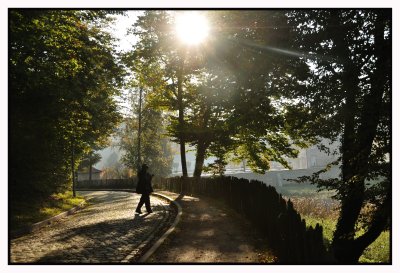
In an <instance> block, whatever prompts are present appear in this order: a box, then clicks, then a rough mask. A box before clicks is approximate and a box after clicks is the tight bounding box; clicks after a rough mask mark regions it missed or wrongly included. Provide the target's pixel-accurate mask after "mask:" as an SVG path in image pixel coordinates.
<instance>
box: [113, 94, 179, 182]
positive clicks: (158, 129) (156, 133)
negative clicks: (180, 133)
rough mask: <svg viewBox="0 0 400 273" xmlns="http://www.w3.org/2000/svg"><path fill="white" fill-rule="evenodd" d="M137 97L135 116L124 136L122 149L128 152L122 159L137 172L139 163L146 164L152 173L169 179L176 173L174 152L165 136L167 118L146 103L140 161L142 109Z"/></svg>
mask: <svg viewBox="0 0 400 273" xmlns="http://www.w3.org/2000/svg"><path fill="white" fill-rule="evenodd" d="M136 99H137V97H136V96H132V113H131V115H130V116H129V117H126V118H125V122H124V125H125V126H124V127H123V129H122V130H121V132H120V133H119V134H120V143H119V147H120V149H121V150H122V151H124V155H123V156H122V158H121V160H122V162H123V163H124V165H126V166H127V167H129V168H131V169H132V170H137V166H138V164H139V162H141V163H146V164H147V165H148V166H149V170H150V172H152V174H155V175H158V176H163V177H165V176H168V175H169V174H171V171H172V161H173V157H172V152H171V147H170V144H169V142H168V139H167V138H166V136H165V124H164V117H163V115H162V113H161V112H160V111H156V110H154V109H152V108H151V107H149V105H148V104H146V96H145V97H144V103H143V108H142V129H141V130H142V134H141V145H140V146H141V147H140V150H141V152H140V154H141V159H140V160H139V158H138V116H139V114H138V110H139V109H138V107H137V103H135V101H136Z"/></svg>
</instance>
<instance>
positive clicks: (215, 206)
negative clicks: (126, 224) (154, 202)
mask: <svg viewBox="0 0 400 273" xmlns="http://www.w3.org/2000/svg"><path fill="white" fill-rule="evenodd" d="M160 193H162V194H165V195H168V196H170V197H171V198H173V199H175V200H176V201H177V202H178V203H180V205H181V206H182V211H183V213H182V217H181V221H180V222H179V224H178V225H177V227H176V228H175V230H174V232H172V233H171V235H170V236H168V238H167V239H166V240H165V242H164V243H163V244H162V245H161V246H160V248H158V249H157V251H156V252H155V253H154V254H153V255H152V256H150V258H149V259H148V260H147V261H146V262H147V263H155V264H157V263H273V262H275V261H276V260H277V259H276V257H275V255H274V254H273V252H272V251H271V250H270V249H269V247H268V242H266V240H265V239H263V237H264V236H262V235H261V234H259V233H258V232H257V231H256V230H255V229H254V228H253V227H252V225H251V224H250V223H249V222H248V221H247V220H246V219H244V218H243V217H242V216H240V215H239V214H237V213H236V212H235V211H233V210H232V209H230V208H229V207H227V206H226V205H225V204H224V203H223V202H218V201H217V200H213V199H211V198H205V197H200V198H199V197H191V196H187V195H178V194H175V193H171V192H160Z"/></svg>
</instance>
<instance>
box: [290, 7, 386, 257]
mask: <svg viewBox="0 0 400 273" xmlns="http://www.w3.org/2000/svg"><path fill="white" fill-rule="evenodd" d="M288 15H289V21H290V24H291V26H292V27H293V28H292V29H293V31H294V32H296V33H297V38H296V40H295V43H294V46H295V47H297V48H298V49H301V50H302V51H304V52H308V54H307V55H304V56H303V57H302V59H303V60H304V61H305V62H308V63H309V65H310V67H312V69H311V72H312V76H311V77H310V78H309V79H308V80H307V81H305V82H303V88H299V89H294V90H291V94H290V95H289V97H291V98H292V99H296V100H297V101H301V102H300V103H301V104H302V107H303V109H301V108H299V107H296V110H295V111H292V110H293V109H290V107H289V108H288V109H289V111H292V113H293V115H294V116H296V119H297V120H298V122H299V125H300V124H302V125H301V126H300V127H299V128H301V130H303V132H307V133H308V134H318V135H320V136H324V137H327V138H330V139H332V140H334V139H336V138H340V139H341V148H340V152H341V158H340V160H339V162H338V163H340V165H341V172H342V174H341V178H340V179H331V180H328V181H324V180H321V179H319V178H318V177H319V174H318V173H317V174H315V175H314V176H313V177H312V181H313V182H314V183H316V184H317V185H318V186H319V187H325V188H328V189H333V190H336V192H337V194H336V198H337V199H339V200H340V201H341V209H340V216H339V220H338V222H337V226H336V230H335V233H334V237H333V242H332V251H333V254H334V256H335V258H336V259H337V260H338V261H339V262H341V263H356V262H357V261H358V259H359V257H360V256H361V254H362V252H363V251H364V249H365V248H366V247H367V246H368V245H370V244H371V243H372V242H373V241H374V240H375V239H376V238H377V237H378V236H379V235H380V233H381V232H382V231H383V230H385V229H386V228H388V227H389V223H390V219H391V207H390V204H391V66H392V62H391V52H392V48H391V37H392V28H391V27H392V26H391V10H389V9H374V10H362V9H360V10H356V9H351V10H350V9H347V10H343V9H335V10H309V11H293V12H290V13H289V14H288ZM304 87H305V88H304ZM304 179H307V178H304ZM304 179H303V180H304ZM371 181H375V182H374V183H373V182H371ZM371 205H372V208H373V209H372V210H371V209H370V210H365V211H363V210H362V209H363V207H365V206H371ZM365 212H367V213H366V214H365ZM360 227H362V229H361V228H360ZM358 231H360V232H361V235H360V234H357V232H358Z"/></svg>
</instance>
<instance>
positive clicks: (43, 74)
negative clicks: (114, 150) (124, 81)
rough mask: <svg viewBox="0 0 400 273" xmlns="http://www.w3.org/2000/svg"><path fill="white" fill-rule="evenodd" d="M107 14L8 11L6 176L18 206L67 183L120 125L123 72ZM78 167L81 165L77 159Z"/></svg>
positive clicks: (101, 12)
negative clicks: (82, 159) (118, 99)
mask: <svg viewBox="0 0 400 273" xmlns="http://www.w3.org/2000/svg"><path fill="white" fill-rule="evenodd" d="M108 13H109V12H108V11H101V10H95V11H89V10H82V11H79V10H50V9H47V10H38V9H11V10H10V11H9V84H10V85H9V105H10V109H9V124H10V127H9V135H10V138H9V147H10V149H9V157H10V160H9V174H10V180H9V184H10V192H11V193H12V194H13V200H16V199H18V198H20V199H21V200H23V198H24V197H25V196H27V195H29V196H30V197H31V198H33V197H35V198H46V197H47V196H48V195H50V194H52V193H53V192H57V191H60V190H63V189H66V187H67V186H69V184H70V178H71V177H70V173H71V168H75V166H71V161H70V160H71V155H72V154H74V155H75V157H76V158H75V159H79V158H80V157H81V156H82V155H83V154H84V152H85V151H87V150H88V149H89V148H90V147H91V146H93V145H99V144H101V143H102V142H104V141H105V140H106V138H107V137H108V135H109V134H110V133H111V132H112V130H113V128H114V126H115V124H116V123H117V122H118V121H119V118H120V117H119V114H118V112H117V111H116V110H117V106H116V102H115V101H114V96H115V95H116V94H118V92H119V91H118V86H119V84H120V82H121V74H122V69H121V67H120V66H119V65H118V64H117V59H116V57H115V56H116V52H115V51H114V49H113V39H112V36H111V35H110V34H109V33H107V32H105V31H104V28H103V27H104V26H105V25H108V24H109V23H110V22H111V21H110V19H109V16H108V15H107V14H108ZM75 162H79V160H75ZM22 170H23V171H22Z"/></svg>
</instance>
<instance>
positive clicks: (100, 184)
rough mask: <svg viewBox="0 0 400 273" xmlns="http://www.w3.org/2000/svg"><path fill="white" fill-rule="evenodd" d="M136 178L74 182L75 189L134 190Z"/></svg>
mask: <svg viewBox="0 0 400 273" xmlns="http://www.w3.org/2000/svg"><path fill="white" fill-rule="evenodd" d="M136 185H137V177H134V178H129V179H98V180H91V181H90V180H83V181H77V182H76V189H77V190H80V189H93V190H96V189H115V190H117V189H136Z"/></svg>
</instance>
